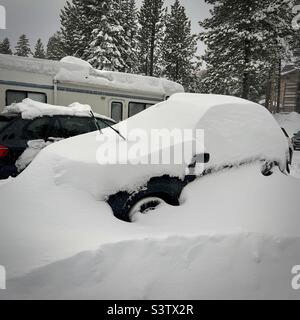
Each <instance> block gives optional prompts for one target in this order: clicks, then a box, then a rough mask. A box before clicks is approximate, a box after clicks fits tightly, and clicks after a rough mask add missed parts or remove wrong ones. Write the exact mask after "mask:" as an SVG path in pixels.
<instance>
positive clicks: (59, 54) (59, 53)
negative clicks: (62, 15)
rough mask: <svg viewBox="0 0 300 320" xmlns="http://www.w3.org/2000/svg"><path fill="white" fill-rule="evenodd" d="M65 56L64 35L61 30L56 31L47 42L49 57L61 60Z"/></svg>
mask: <svg viewBox="0 0 300 320" xmlns="http://www.w3.org/2000/svg"><path fill="white" fill-rule="evenodd" d="M65 56H66V54H65V52H64V44H63V42H62V35H61V33H60V32H56V33H55V34H54V35H53V36H52V37H50V38H49V41H48V44H47V59H50V60H61V59H62V58H63V57H65Z"/></svg>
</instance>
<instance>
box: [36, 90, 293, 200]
mask: <svg viewBox="0 0 300 320" xmlns="http://www.w3.org/2000/svg"><path fill="white" fill-rule="evenodd" d="M116 129H118V130H119V131H120V133H121V134H122V135H123V136H124V137H125V138H126V141H123V140H122V139H121V137H119V136H118V135H117V134H116V133H115V132H113V131H112V130H111V129H109V128H108V129H107V128H106V129H104V130H103V134H102V135H99V133H98V132H93V133H88V134H85V135H81V136H78V137H73V138H70V139H68V140H67V141H62V142H58V143H56V144H54V145H52V146H50V147H48V148H46V150H44V152H42V153H41V154H42V156H43V157H45V158H46V159H47V158H48V157H53V156H55V157H58V158H61V159H62V164H63V165H62V166H61V168H57V170H58V171H59V173H58V175H59V177H60V178H59V183H63V184H68V185H69V184H70V185H73V186H77V187H78V188H83V189H85V190H88V191H89V192H90V193H91V194H93V195H94V196H95V197H97V198H99V199H102V198H103V197H104V198H105V197H106V196H107V195H110V194H114V193H116V192H118V191H120V190H135V188H137V187H141V186H142V185H143V184H144V183H146V182H147V181H148V180H149V178H150V177H161V176H164V175H169V176H171V177H178V178H180V179H183V178H184V176H185V175H186V168H187V165H188V164H187V163H181V164H178V165H177V164H169V163H168V164H160V165H157V164H156V163H148V164H147V165H135V163H140V162H139V161H140V160H141V159H145V158H147V157H148V156H149V155H153V154H157V152H162V150H167V149H170V148H175V145H176V146H179V147H180V146H181V147H183V148H184V146H185V145H187V144H193V143H194V142H197V141H199V142H197V143H196V145H197V151H195V150H194V151H193V150H188V151H184V153H185V157H186V158H188V161H189V159H192V157H193V156H195V154H192V153H194V152H199V153H202V152H203V151H205V152H207V153H209V154H210V161H209V163H208V164H206V168H207V169H210V170H218V169H221V168H224V167H225V166H239V165H241V164H245V163H251V162H254V161H270V162H276V163H278V164H279V166H280V168H281V170H285V169H286V161H287V152H288V148H289V146H288V141H287V139H286V137H285V136H284V134H283V132H282V130H281V128H280V127H279V125H278V123H277V122H276V120H275V119H274V117H273V116H272V115H271V114H270V113H269V111H268V110H267V109H266V108H264V107H263V106H261V105H259V104H256V103H253V102H250V101H246V100H243V99H239V98H235V97H227V96H217V95H201V94H176V95H174V96H172V97H171V98H170V99H169V100H168V101H164V102H162V103H159V104H157V105H155V106H152V107H150V108H149V109H147V110H145V111H143V112H141V113H139V114H137V115H136V116H134V117H132V118H129V119H127V120H125V121H123V122H121V123H119V124H117V125H116ZM157 130H158V134H159V135H160V137H161V139H162V140H160V141H159V142H157V140H155V139H156V138H157V135H156V136H155V132H156V133H157ZM160 130H162V131H160ZM173 130H176V131H173ZM185 130H190V131H189V135H188V137H185V136H184V134H183V133H184V132H185ZM196 130H200V131H199V135H198V134H197V131H196ZM172 132H175V136H176V137H177V135H176V133H178V132H179V134H180V137H179V139H177V138H175V139H174V135H173V133H172ZM201 135H204V140H203V139H202V138H201ZM172 136H173V138H172ZM170 137H171V139H170ZM152 138H154V139H152ZM164 138H166V139H167V142H165V140H164ZM144 139H146V142H145V140H144ZM116 141H118V143H117V145H119V146H120V150H122V152H120V153H119V149H118V148H116ZM138 141H141V145H143V147H145V149H143V150H139V152H137V150H136V148H135V147H136V143H138ZM154 141H156V142H154ZM131 148H133V149H131ZM176 148H177V147H176ZM78 150H81V152H80V153H79V152H78ZM105 150H107V152H108V157H109V159H111V160H112V162H110V160H109V161H108V163H107V164H104V165H102V164H101V163H99V162H98V159H100V158H97V157H96V156H95V155H99V154H100V155H101V157H102V153H101V152H103V151H105ZM126 150H127V151H126ZM199 150H200V151H199ZM105 152H106V151H105ZM186 152H187V155H186ZM118 155H120V156H121V158H122V157H124V158H125V159H123V158H122V160H121V163H120V164H117V165H115V162H114V161H115V160H114V159H115V156H117V157H118ZM126 157H128V159H129V158H130V161H131V160H132V159H133V160H134V161H133V162H132V163H131V162H130V161H129V162H128V161H127V160H126ZM135 160H136V161H135ZM47 161H48V160H47ZM142 161H143V160H142ZM110 163H112V165H110ZM78 171H81V172H82V175H81V176H80V177H78V176H77V175H76V172H78ZM61 172H63V173H62V174H61ZM83 172H84V173H83ZM120 177H122V178H121V179H120ZM99 181H101V183H99ZM128 188H130V189H128ZM131 188H132V189H131Z"/></svg>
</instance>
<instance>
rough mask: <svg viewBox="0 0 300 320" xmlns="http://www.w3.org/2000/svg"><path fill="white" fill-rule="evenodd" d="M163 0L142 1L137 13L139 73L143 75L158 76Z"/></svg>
mask: <svg viewBox="0 0 300 320" xmlns="http://www.w3.org/2000/svg"><path fill="white" fill-rule="evenodd" d="M163 4H164V3H163V0H143V3H142V7H141V9H140V12H139V24H140V30H139V36H138V40H139V71H140V72H141V73H143V74H145V75H150V76H153V75H160V74H161V72H162V70H161V66H160V65H159V62H160V59H161V44H162V40H163V33H164V19H165V10H164V8H163Z"/></svg>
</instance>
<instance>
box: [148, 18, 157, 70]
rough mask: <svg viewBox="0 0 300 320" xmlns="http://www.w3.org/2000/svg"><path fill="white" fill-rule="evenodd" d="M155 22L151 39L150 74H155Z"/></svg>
mask: <svg viewBox="0 0 300 320" xmlns="http://www.w3.org/2000/svg"><path fill="white" fill-rule="evenodd" d="M155 36H156V32H155V23H153V24H152V32H151V41H150V59H149V64H150V66H149V75H150V76H153V75H154V50H155Z"/></svg>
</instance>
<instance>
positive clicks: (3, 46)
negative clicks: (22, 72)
mask: <svg viewBox="0 0 300 320" xmlns="http://www.w3.org/2000/svg"><path fill="white" fill-rule="evenodd" d="M0 53H2V54H12V51H11V48H10V42H9V39H8V38H5V39H4V40H3V41H2V42H0Z"/></svg>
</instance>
